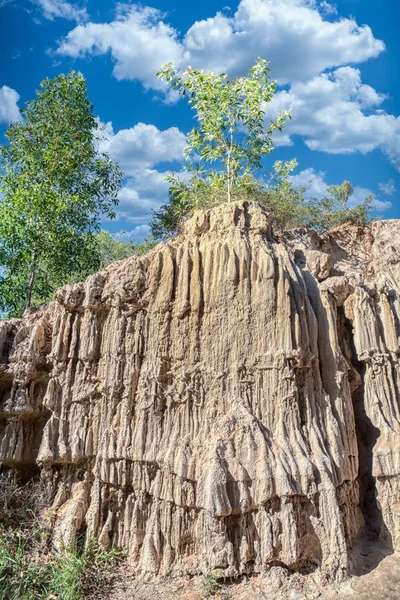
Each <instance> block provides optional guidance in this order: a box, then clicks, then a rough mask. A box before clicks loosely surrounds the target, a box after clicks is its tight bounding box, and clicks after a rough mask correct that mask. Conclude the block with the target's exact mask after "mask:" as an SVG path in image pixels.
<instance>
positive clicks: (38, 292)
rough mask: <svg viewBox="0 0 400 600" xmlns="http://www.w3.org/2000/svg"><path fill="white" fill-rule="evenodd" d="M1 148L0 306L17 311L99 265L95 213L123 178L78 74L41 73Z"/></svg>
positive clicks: (110, 201) (105, 210) (104, 212)
mask: <svg viewBox="0 0 400 600" xmlns="http://www.w3.org/2000/svg"><path fill="white" fill-rule="evenodd" d="M6 137H7V139H8V142H9V143H8V144H7V145H3V146H1V147H0V191H1V193H2V196H1V199H0V265H1V272H0V312H5V313H6V314H8V315H9V316H13V315H20V314H21V313H22V312H23V310H24V308H29V307H30V306H31V304H40V303H41V302H43V301H45V300H47V299H48V298H49V297H51V295H52V294H53V293H54V291H55V290H56V289H57V288H58V287H59V286H61V285H63V284H64V283H66V282H67V281H73V280H80V279H82V278H83V277H85V276H87V275H88V274H89V273H92V272H93V271H95V270H97V269H98V268H99V266H100V264H101V259H100V254H99V249H98V244H97V240H96V235H95V234H96V233H97V232H98V230H99V223H100V217H101V216H106V217H107V218H112V217H113V216H114V207H115V206H116V204H117V202H118V200H117V194H118V190H119V187H120V184H121V180H122V172H121V171H120V170H119V168H118V166H117V165H116V164H115V163H114V162H113V161H112V160H111V159H110V158H109V157H108V156H107V155H106V154H104V153H102V152H100V151H99V150H98V142H99V139H100V127H99V124H98V122H97V120H96V118H95V117H94V115H93V107H92V105H91V104H90V102H89V100H88V97H87V90H86V82H85V79H84V77H83V76H82V75H81V74H80V73H77V72H73V71H72V72H71V73H68V74H67V75H59V76H57V77H55V78H54V79H45V80H44V81H42V83H41V89H40V90H39V91H38V92H37V97H36V98H35V99H34V100H31V101H29V102H28V103H27V104H26V107H25V108H24V109H22V110H21V120H19V121H17V122H14V123H12V124H11V125H10V127H9V129H8V131H7V132H6Z"/></svg>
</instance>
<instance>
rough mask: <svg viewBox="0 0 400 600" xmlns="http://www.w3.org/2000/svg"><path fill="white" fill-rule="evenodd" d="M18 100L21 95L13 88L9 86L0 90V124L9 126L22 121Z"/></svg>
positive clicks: (4, 86)
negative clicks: (12, 122)
mask: <svg viewBox="0 0 400 600" xmlns="http://www.w3.org/2000/svg"><path fill="white" fill-rule="evenodd" d="M18 100H19V94H18V92H16V91H15V90H14V89H13V88H10V87H8V86H7V85H3V87H1V88H0V123H7V124H8V123H11V121H18V120H19V119H20V113H19V109H18Z"/></svg>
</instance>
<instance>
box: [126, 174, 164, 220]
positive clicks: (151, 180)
mask: <svg viewBox="0 0 400 600" xmlns="http://www.w3.org/2000/svg"><path fill="white" fill-rule="evenodd" d="M167 173H168V172H163V173H161V172H160V171H157V170H155V169H143V170H142V171H138V172H137V174H136V175H135V176H133V177H130V178H129V179H128V180H127V181H126V182H125V185H124V187H123V188H122V189H121V190H120V193H119V195H118V196H119V205H118V207H117V209H116V214H117V220H119V219H124V220H126V221H129V222H130V223H134V224H135V225H145V224H147V223H148V222H149V221H150V219H151V217H152V214H153V210H157V209H158V208H159V207H160V206H161V204H164V203H165V202H167V200H168V187H169V184H168V182H166V181H165V179H164V177H165V175H166V174H167Z"/></svg>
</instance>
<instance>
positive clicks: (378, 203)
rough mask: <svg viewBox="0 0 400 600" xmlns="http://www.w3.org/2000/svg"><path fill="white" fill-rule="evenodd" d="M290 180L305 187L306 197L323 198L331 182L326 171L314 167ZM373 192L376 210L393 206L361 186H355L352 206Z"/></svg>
mask: <svg viewBox="0 0 400 600" xmlns="http://www.w3.org/2000/svg"><path fill="white" fill-rule="evenodd" d="M290 180H291V181H292V183H293V184H294V185H296V186H298V187H305V188H306V190H305V197H306V198H323V197H324V196H326V195H327V191H326V190H327V188H328V187H329V184H328V183H327V182H326V181H325V173H324V172H323V171H314V169H312V168H309V169H303V170H302V171H300V173H297V174H296V175H291V176H290ZM370 194H372V196H373V199H374V200H373V202H374V207H375V208H376V210H379V211H384V210H388V209H389V208H391V206H392V203H391V202H389V201H388V200H380V199H379V198H378V197H377V196H376V195H375V194H374V193H373V192H371V190H368V189H367V188H363V187H360V186H355V187H354V191H353V194H352V196H351V197H350V200H349V205H350V206H357V205H358V204H360V203H361V202H362V201H363V200H364V199H365V198H366V197H367V196H369V195H370Z"/></svg>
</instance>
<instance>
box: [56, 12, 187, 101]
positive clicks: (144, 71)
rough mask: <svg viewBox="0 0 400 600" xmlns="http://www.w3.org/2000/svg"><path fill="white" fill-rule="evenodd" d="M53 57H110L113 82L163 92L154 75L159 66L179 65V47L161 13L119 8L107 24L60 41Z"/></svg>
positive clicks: (88, 26)
mask: <svg viewBox="0 0 400 600" xmlns="http://www.w3.org/2000/svg"><path fill="white" fill-rule="evenodd" d="M56 52H57V54H62V55H66V56H72V57H73V58H78V57H82V56H85V55H90V54H95V55H96V54H106V53H108V52H110V53H111V56H112V58H113V60H114V61H115V66H114V70H113V74H114V76H115V77H116V78H117V79H128V80H135V79H137V80H139V81H141V82H142V84H143V85H144V86H145V87H146V88H153V89H159V90H163V89H165V84H164V83H162V82H161V81H160V80H159V79H157V77H156V75H155V73H156V72H157V71H158V70H159V68H160V66H161V64H162V63H164V62H167V61H172V62H175V63H180V62H181V59H182V46H181V44H180V42H179V41H178V39H177V32H176V31H175V29H173V28H172V27H170V26H169V25H167V24H165V23H164V22H163V21H162V13H161V12H160V11H159V10H157V9H155V8H150V7H147V6H140V5H133V6H129V7H128V6H124V5H119V8H118V11H117V15H116V18H115V20H114V21H112V22H111V23H87V24H86V25H78V26H77V27H76V28H75V29H73V30H72V31H70V32H69V33H68V35H67V36H66V38H65V39H64V40H62V42H61V43H60V45H59V48H58V49H57V51H56Z"/></svg>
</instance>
